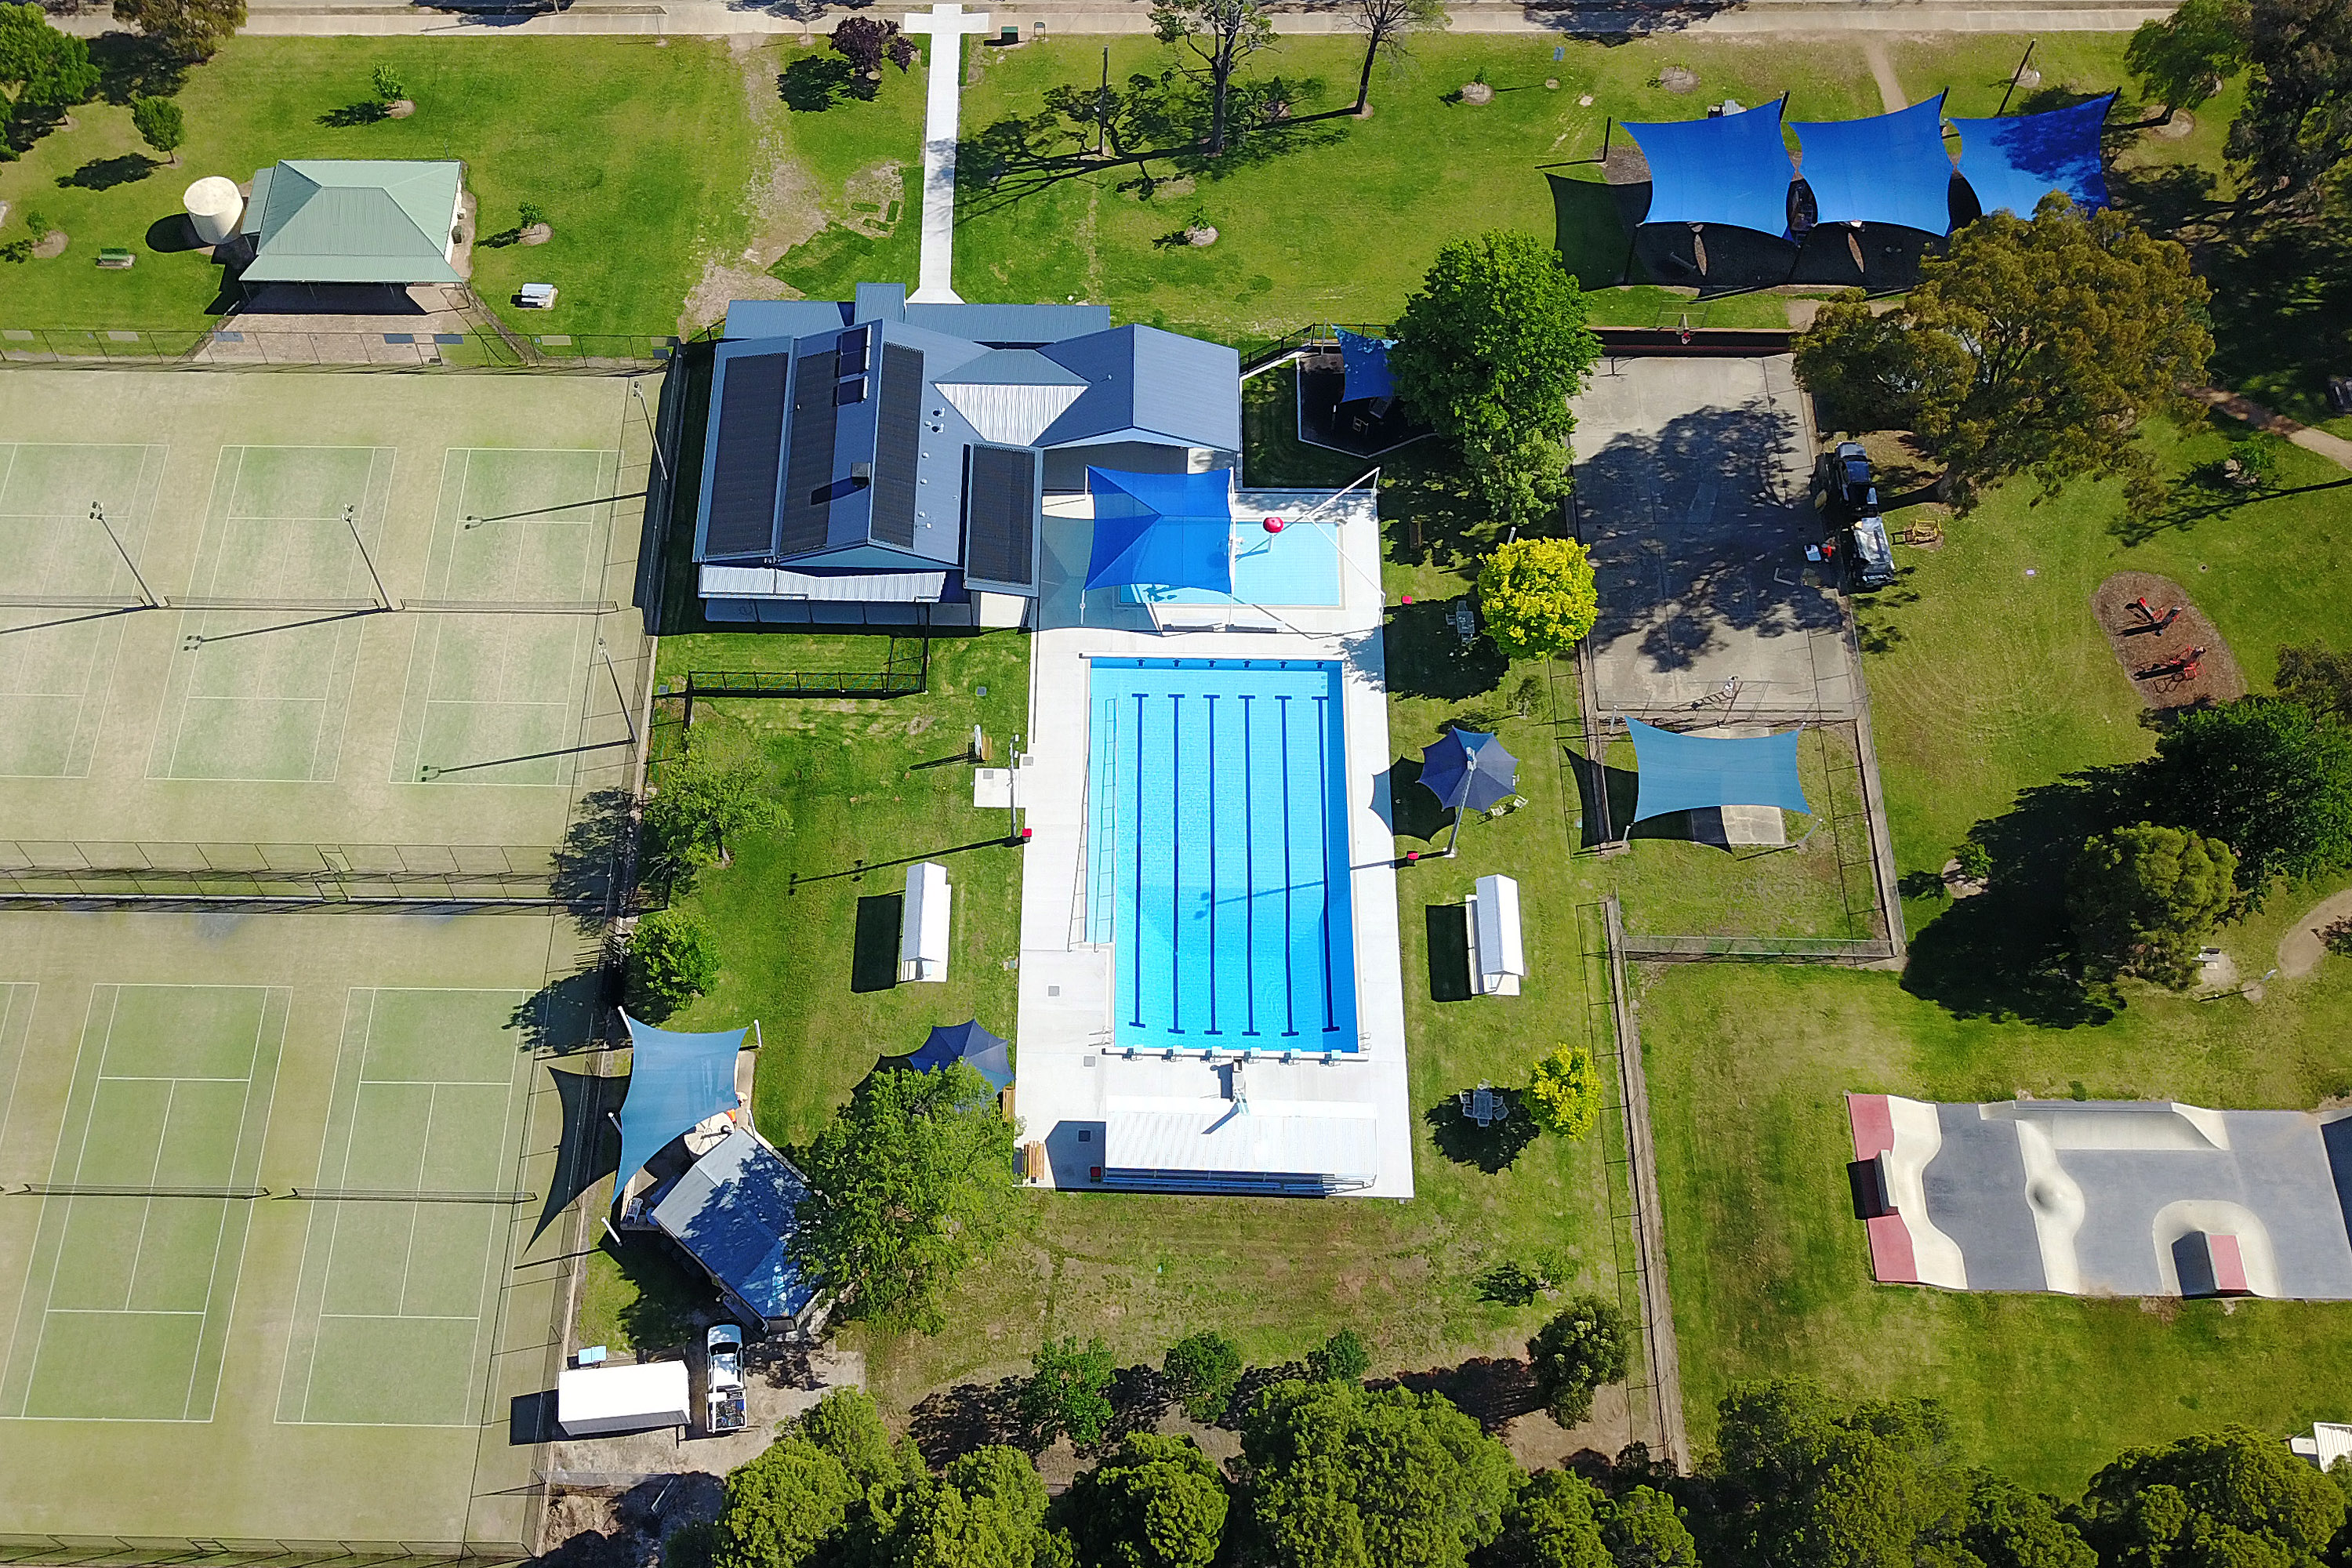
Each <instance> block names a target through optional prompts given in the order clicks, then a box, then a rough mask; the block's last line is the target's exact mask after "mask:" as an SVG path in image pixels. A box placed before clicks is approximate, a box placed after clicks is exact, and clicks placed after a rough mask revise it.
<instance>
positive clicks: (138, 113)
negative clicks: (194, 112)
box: [131, 98, 188, 162]
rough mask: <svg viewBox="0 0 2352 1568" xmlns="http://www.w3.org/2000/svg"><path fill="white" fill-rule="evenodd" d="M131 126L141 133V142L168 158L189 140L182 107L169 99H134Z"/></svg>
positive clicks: (132, 101)
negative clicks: (181, 110)
mask: <svg viewBox="0 0 2352 1568" xmlns="http://www.w3.org/2000/svg"><path fill="white" fill-rule="evenodd" d="M131 126H132V128H133V129H135V130H136V131H137V132H139V136H140V140H142V141H143V142H146V143H147V145H149V146H150V147H152V148H154V149H155V151H157V152H158V153H163V155H164V156H165V157H167V158H169V157H171V156H172V154H173V153H174V152H175V151H176V150H177V149H178V147H179V145H180V143H181V142H183V141H184V140H186V138H187V133H188V128H187V121H186V120H185V119H184V117H183V116H182V115H181V113H180V106H179V105H178V104H177V103H175V102H173V100H170V99H168V98H134V99H132V100H131ZM174 161H175V162H176V160H174Z"/></svg>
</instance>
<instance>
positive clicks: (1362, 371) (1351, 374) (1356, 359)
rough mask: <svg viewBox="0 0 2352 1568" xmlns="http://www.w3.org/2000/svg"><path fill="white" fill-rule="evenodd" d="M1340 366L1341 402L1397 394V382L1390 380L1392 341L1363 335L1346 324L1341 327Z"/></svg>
mask: <svg viewBox="0 0 2352 1568" xmlns="http://www.w3.org/2000/svg"><path fill="white" fill-rule="evenodd" d="M1339 368H1340V371H1341V372H1342V374H1343V384H1341V386H1340V388H1339V401H1340V402H1342V403H1353V402H1355V401H1356V400H1357V399H1358V398H1361V397H1394V396H1395V395H1396V384H1395V383H1394V382H1393V381H1391V380H1390V379H1389V340H1388V339H1386V338H1368V337H1364V336H1362V335H1360V333H1356V332H1351V331H1349V330H1348V329H1347V328H1345V327H1341V328H1339Z"/></svg>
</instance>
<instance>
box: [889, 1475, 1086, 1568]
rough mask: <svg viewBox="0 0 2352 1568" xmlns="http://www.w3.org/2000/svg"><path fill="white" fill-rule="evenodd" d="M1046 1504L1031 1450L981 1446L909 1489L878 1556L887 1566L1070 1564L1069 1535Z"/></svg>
mask: <svg viewBox="0 0 2352 1568" xmlns="http://www.w3.org/2000/svg"><path fill="white" fill-rule="evenodd" d="M1045 1503H1046V1498H1045V1481H1044V1480H1042V1479H1039V1477H1038V1475H1037V1468H1036V1467H1035V1466H1034V1465H1033V1464H1031V1463H1030V1462H1029V1456H1028V1455H1026V1454H1024V1453H1022V1452H1021V1451H1020V1450H1019V1449H1018V1448H1006V1447H986V1448H975V1449H973V1450H972V1451H971V1452H970V1453H967V1454H959V1455H957V1456H956V1457H955V1458H953V1459H950V1461H948V1466H947V1468H946V1470H945V1471H943V1472H942V1473H941V1474H940V1476H938V1477H937V1478H936V1479H934V1478H932V1477H929V1476H924V1477H920V1478H919V1479H917V1480H915V1482H914V1483H913V1484H912V1485H910V1486H909V1487H908V1489H906V1492H905V1494H904V1495H903V1497H902V1499H901V1500H900V1501H899V1504H898V1508H897V1509H896V1510H895V1512H894V1513H893V1514H892V1515H891V1516H890V1517H889V1519H888V1520H887V1534H886V1535H885V1536H883V1537H882V1539H881V1542H880V1549H879V1551H878V1552H876V1553H875V1554H874V1560H875V1561H877V1563H880V1564H885V1565H887V1568H1068V1563H1069V1543H1068V1540H1067V1538H1066V1537H1064V1536H1061V1535H1060V1534H1059V1532H1058V1531H1050V1530H1048V1529H1047V1528H1046V1525H1045Z"/></svg>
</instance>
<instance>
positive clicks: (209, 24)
mask: <svg viewBox="0 0 2352 1568" xmlns="http://www.w3.org/2000/svg"><path fill="white" fill-rule="evenodd" d="M114 19H115V20H116V21H118V22H122V23H126V24H128V25H129V26H133V27H136V28H138V29H139V31H140V32H141V33H142V34H144V35H145V36H146V37H150V38H152V39H154V40H155V41H156V43H158V44H159V45H161V46H162V47H163V48H164V49H165V50H166V51H167V52H168V53H169V54H170V55H171V56H172V58H174V59H176V60H179V61H181V62H183V63H184V64H190V65H193V64H194V63H195V62H196V61H198V60H208V59H210V58H213V55H214V53H215V51H216V50H218V49H219V47H221V45H222V43H224V42H225V41H226V40H227V39H228V38H230V37H233V36H235V34H236V30H237V29H238V28H239V27H242V26H245V0H114Z"/></svg>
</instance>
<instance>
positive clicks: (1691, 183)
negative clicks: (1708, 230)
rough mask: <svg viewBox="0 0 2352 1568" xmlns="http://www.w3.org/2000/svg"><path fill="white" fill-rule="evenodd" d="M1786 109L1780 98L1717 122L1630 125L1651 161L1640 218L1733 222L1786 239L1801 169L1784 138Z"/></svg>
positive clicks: (1627, 129)
mask: <svg viewBox="0 0 2352 1568" xmlns="http://www.w3.org/2000/svg"><path fill="white" fill-rule="evenodd" d="M1784 107H1786V105H1785V103H1784V102H1781V101H1775V102H1772V103H1769V104H1761V105H1759V106H1758V107H1757V108H1754V109H1751V110H1748V111H1747V112H1746V113H1744V114H1727V115H1724V116H1723V117H1722V118H1721V119H1719V120H1675V121H1658V122H1654V123H1652V124H1647V125H1632V124H1628V125H1626V126H1625V132H1626V134H1627V135H1629V136H1631V137H1633V142H1634V145H1636V146H1638V147H1639V148H1641V149H1642V156H1643V157H1644V158H1646V159H1648V160H1649V163H1650V211H1649V215H1648V216H1645V217H1644V218H1643V220H1642V221H1643V223H1720V224H1729V225H1732V226H1735V227H1738V228H1752V229H1754V230H1756V231H1757V232H1758V233H1759V234H1773V235H1780V236H1781V237H1787V235H1788V232H1789V184H1790V181H1791V180H1793V179H1794V178H1796V170H1795V168H1794V167H1793V166H1791V165H1790V162H1789V147H1788V144H1787V143H1786V142H1782V141H1781V140H1780V111H1781V110H1782V109H1783V108H1784ZM1621 123H1622V121H1621Z"/></svg>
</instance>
